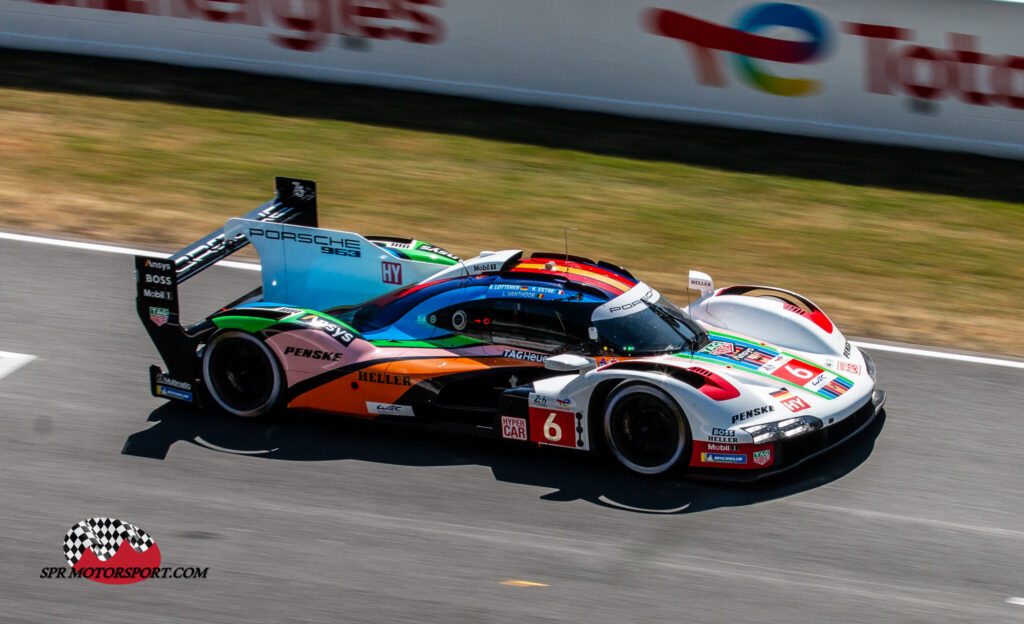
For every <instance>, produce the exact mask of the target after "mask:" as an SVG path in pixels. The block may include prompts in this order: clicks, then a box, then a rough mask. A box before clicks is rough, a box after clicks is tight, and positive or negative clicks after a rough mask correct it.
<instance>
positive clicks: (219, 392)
mask: <svg viewBox="0 0 1024 624" xmlns="http://www.w3.org/2000/svg"><path fill="white" fill-rule="evenodd" d="M272 357H273V356H272V355H271V354H270V352H269V350H268V349H267V347H266V346H265V345H263V343H261V342H259V341H258V340H257V339H256V338H254V337H252V336H250V335H249V334H243V333H241V332H234V333H230V334H222V335H221V336H219V337H217V338H216V339H214V341H213V342H211V343H210V344H209V346H207V353H206V357H205V358H204V359H205V362H204V372H205V373H206V380H207V385H208V387H209V389H210V394H211V395H212V396H213V398H214V400H215V401H217V403H218V404H219V405H220V406H221V407H223V408H224V409H225V410H227V411H229V412H231V413H232V414H235V415H237V416H259V415H261V414H264V413H266V412H268V411H270V408H271V407H273V405H274V403H275V402H276V399H277V395H278V393H279V392H280V375H279V374H278V370H277V367H276V365H275V364H274V362H273V361H272V360H271V358H272Z"/></svg>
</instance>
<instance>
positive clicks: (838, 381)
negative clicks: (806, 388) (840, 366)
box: [821, 377, 853, 399]
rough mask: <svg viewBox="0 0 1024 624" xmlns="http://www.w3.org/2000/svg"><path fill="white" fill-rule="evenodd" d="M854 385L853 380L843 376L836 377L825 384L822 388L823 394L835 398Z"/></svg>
mask: <svg viewBox="0 0 1024 624" xmlns="http://www.w3.org/2000/svg"><path fill="white" fill-rule="evenodd" d="M852 387H853V382H851V381H849V380H847V379H843V378H842V377H835V378H833V379H832V381H830V382H828V383H827V384H825V386H824V387H823V388H822V389H821V394H823V395H825V396H826V397H828V398H831V399H835V398H837V397H839V396H842V394H843V393H844V392H846V391H847V390H849V389H850V388H852Z"/></svg>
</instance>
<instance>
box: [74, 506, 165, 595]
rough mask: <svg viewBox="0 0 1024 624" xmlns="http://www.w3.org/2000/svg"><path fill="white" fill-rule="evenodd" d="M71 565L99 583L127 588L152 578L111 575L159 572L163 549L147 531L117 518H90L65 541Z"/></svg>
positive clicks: (75, 527) (78, 526)
mask: <svg viewBox="0 0 1024 624" xmlns="http://www.w3.org/2000/svg"><path fill="white" fill-rule="evenodd" d="M64 556H65V557H66V558H67V560H68V565H69V566H71V568H72V569H74V570H75V571H77V572H80V573H81V574H82V576H85V577H86V578H89V579H92V580H94V581H96V582H97V583H108V584H116V585H124V584H126V583H138V582H139V581H142V580H145V579H146V578H149V576H148V575H147V576H141V575H135V574H133V575H130V576H129V575H125V574H108V573H107V572H108V570H109V571H111V572H113V571H117V570H123V569H140V568H150V569H152V568H157V567H159V565H160V548H159V547H158V546H157V545H156V542H154V541H153V538H151V537H150V536H149V535H148V534H147V533H146V532H145V531H143V530H142V529H140V528H139V527H137V526H135V525H134V524H128V523H127V522H121V521H120V520H118V519H117V518H89V519H88V520H82V521H81V522H79V523H78V524H76V525H75V526H73V527H71V528H70V529H69V530H68V532H67V535H66V536H65V537H64Z"/></svg>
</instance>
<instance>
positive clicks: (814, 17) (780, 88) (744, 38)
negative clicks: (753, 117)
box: [643, 2, 831, 97]
mask: <svg viewBox="0 0 1024 624" xmlns="http://www.w3.org/2000/svg"><path fill="white" fill-rule="evenodd" d="M643 21H644V26H645V27H646V29H647V31H648V32H650V33H652V34H655V35H660V36H663V37H669V38H671V39H676V40H678V41H682V42H684V43H687V44H689V45H690V47H691V48H690V49H691V54H690V58H691V59H692V62H693V64H694V69H695V70H696V72H697V80H698V82H700V83H701V84H702V85H705V86H711V87H726V86H728V81H727V79H726V75H725V71H724V70H723V69H722V58H721V55H720V53H721V52H729V53H731V54H730V55H729V58H730V59H731V60H732V62H733V70H734V71H735V72H736V75H737V76H738V77H739V78H740V80H741V81H742V82H744V83H745V84H746V85H747V86H749V87H752V88H754V89H757V90H759V91H763V92H765V93H770V94H772V95H779V96H784V97H799V96H808V95H814V94H816V93H819V92H821V90H822V88H823V86H822V84H821V82H820V81H818V80H811V79H809V78H784V77H782V76H776V75H774V74H772V73H770V72H769V71H768V69H766V67H765V66H764V65H763V64H761V63H758V62H756V61H757V60H765V61H772V62H775V63H800V64H807V63H817V62H818V61H820V60H822V59H823V58H824V56H825V54H826V53H827V52H828V49H829V47H830V46H829V40H830V39H831V34H830V32H829V28H828V26H827V23H826V21H825V20H824V19H823V18H822V16H820V15H819V14H818V13H817V12H815V11H812V10H810V9H808V8H805V7H802V6H797V5H795V4H784V3H777V2H772V3H766V4H758V5H756V6H753V7H751V8H749V9H746V10H745V11H744V12H743V13H741V14H739V15H738V16H736V18H735V19H734V20H733V22H732V25H731V27H730V26H723V25H720V24H715V23H712V22H708V21H705V20H703V19H700V18H697V17H693V16H691V15H686V14H683V13H677V12H675V11H669V10H665V9H649V10H647V11H646V12H645V14H644V17H643ZM780 26H781V27H785V28H787V29H790V30H795V31H800V35H798V37H797V39H795V40H790V39H775V38H771V37H768V36H764V35H761V34H758V33H760V32H761V31H765V30H769V29H771V30H778V27H780Z"/></svg>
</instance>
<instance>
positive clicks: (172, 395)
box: [156, 384, 192, 403]
mask: <svg viewBox="0 0 1024 624" xmlns="http://www.w3.org/2000/svg"><path fill="white" fill-rule="evenodd" d="M156 393H157V394H158V395H159V396H164V397H167V398H169V399H178V400H179V401H188V402H189V403H191V402H192V393H191V392H189V391H187V390H179V389H177V388H171V387H169V386H163V385H160V384H157V386H156Z"/></svg>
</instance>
